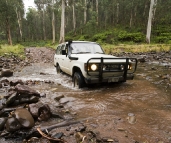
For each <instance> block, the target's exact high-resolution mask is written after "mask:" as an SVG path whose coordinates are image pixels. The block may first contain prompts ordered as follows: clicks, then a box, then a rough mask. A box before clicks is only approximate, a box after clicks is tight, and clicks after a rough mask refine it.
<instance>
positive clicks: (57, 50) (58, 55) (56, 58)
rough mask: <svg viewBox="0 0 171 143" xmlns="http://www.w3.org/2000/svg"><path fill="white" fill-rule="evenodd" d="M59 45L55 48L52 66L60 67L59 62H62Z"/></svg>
mask: <svg viewBox="0 0 171 143" xmlns="http://www.w3.org/2000/svg"><path fill="white" fill-rule="evenodd" d="M61 55H62V54H61V45H59V46H58V47H57V48H56V53H55V57H54V61H55V63H54V65H56V64H57V63H58V64H59V66H61V61H62V59H61V58H62V57H61Z"/></svg>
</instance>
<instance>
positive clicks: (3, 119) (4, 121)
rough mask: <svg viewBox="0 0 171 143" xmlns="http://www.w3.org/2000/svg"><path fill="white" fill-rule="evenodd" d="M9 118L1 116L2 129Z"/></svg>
mask: <svg viewBox="0 0 171 143" xmlns="http://www.w3.org/2000/svg"><path fill="white" fill-rule="evenodd" d="M6 121H7V118H0V131H2V130H3V129H4V126H5V123H6Z"/></svg>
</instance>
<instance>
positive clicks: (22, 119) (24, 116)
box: [13, 108, 34, 128]
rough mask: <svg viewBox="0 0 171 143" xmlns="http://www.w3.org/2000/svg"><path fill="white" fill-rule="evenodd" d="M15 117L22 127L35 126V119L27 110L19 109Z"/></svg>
mask: <svg viewBox="0 0 171 143" xmlns="http://www.w3.org/2000/svg"><path fill="white" fill-rule="evenodd" d="M13 116H14V117H15V118H16V119H17V120H18V121H19V123H20V124H21V126H22V127H24V128H31V127H33V126H34V119H33V117H32V115H31V114H30V112H29V111H28V110H27V109H25V108H18V109H16V111H15V112H14V114H13Z"/></svg>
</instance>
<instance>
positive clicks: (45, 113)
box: [38, 104, 51, 121]
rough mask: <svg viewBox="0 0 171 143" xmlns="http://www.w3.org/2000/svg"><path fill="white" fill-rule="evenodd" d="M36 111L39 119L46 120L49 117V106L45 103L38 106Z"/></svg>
mask: <svg viewBox="0 0 171 143" xmlns="http://www.w3.org/2000/svg"><path fill="white" fill-rule="evenodd" d="M38 113H39V117H38V120H39V121H47V120H48V119H49V118H50V117H51V111H50V107H49V106H48V105H47V104H45V105H43V106H42V107H40V108H39V110H38Z"/></svg>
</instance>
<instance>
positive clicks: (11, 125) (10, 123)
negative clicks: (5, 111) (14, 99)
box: [5, 117, 21, 132]
mask: <svg viewBox="0 0 171 143" xmlns="http://www.w3.org/2000/svg"><path fill="white" fill-rule="evenodd" d="M5 127H6V130H7V131H8V132H15V131H17V130H19V129H20V128H21V125H20V123H19V121H18V120H17V119H16V118H14V117H12V118H8V120H7V122H6V124H5Z"/></svg>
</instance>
